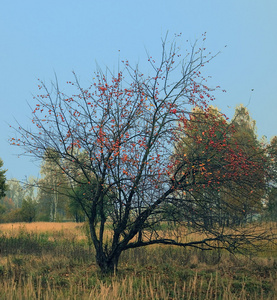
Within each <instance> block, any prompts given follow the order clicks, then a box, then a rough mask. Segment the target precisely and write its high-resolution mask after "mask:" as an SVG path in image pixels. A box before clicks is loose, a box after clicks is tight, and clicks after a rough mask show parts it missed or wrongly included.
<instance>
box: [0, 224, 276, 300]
mask: <svg viewBox="0 0 277 300" xmlns="http://www.w3.org/2000/svg"><path fill="white" fill-rule="evenodd" d="M78 237H80V238H78ZM0 250H1V253H0V291H1V292H0V299H1V300H9V299H12V300H14V299H22V300H25V299H26V300H27V299H45V300H48V299H78V300H79V299H107V300H109V299H123V300H124V299H191V300H193V299H199V300H200V299H203V300H204V299H205V300H206V299H207V300H210V299H253V300H255V299H261V300H263V299H277V289H276V287H277V271H276V269H277V259H276V258H272V257H266V254H264V257H254V258H253V260H252V261H251V260H249V259H247V258H245V257H234V256H231V255H229V254H226V253H221V252H207V251H204V252H203V251H198V250H188V249H182V248H174V247H166V246H163V247H159V246H151V247H146V248H139V249H133V250H129V251H126V252H124V253H123V255H122V257H121V260H120V263H119V271H118V273H117V274H116V276H103V275H101V273H99V270H98V268H97V266H96V263H95V258H94V252H93V249H91V247H90V246H89V245H88V243H87V239H86V235H85V233H84V230H83V225H82V224H76V223H33V224H32V223H31V224H25V223H24V224H22V223H21V224H1V225H0Z"/></svg>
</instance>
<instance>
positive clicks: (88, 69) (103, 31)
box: [0, 0, 277, 180]
mask: <svg viewBox="0 0 277 300" xmlns="http://www.w3.org/2000/svg"><path fill="white" fill-rule="evenodd" d="M276 15H277V1H276V0H233V1H224V0H218V1H215V0H194V1H192V0H190V1H186V0H180V1H177V0H170V1H163V0H159V1H156V0H148V1H144V0H143V1H131V0H128V1H125V0H124V1H122V0H118V1H114V0H109V1H105V0H102V1H94V0H90V1H88V0H79V1H70V0H67V1H64V0H55V1H52V0H48V1H40V0H24V1H22V0H17V1H14V0H10V1H3V3H1V11H0V70H1V72H0V103H1V109H0V124H1V125H0V126H1V130H0V145H1V146H0V158H2V160H3V161H4V168H5V169H8V171H7V178H12V177H15V178H17V179H19V180H21V179H24V178H25V176H27V177H28V176H31V175H32V176H38V175H39V162H36V163H34V162H32V161H31V160H30V158H27V157H22V156H21V157H20V158H18V154H20V148H17V147H13V146H10V145H9V143H8V138H9V137H12V136H13V135H14V132H13V131H12V130H11V129H10V127H9V125H8V124H11V125H13V126H15V125H16V121H15V120H17V121H18V122H20V123H21V124H22V125H23V126H25V127H26V126H27V127H28V125H29V124H30V117H31V110H30V108H29V106H28V103H30V104H31V105H33V104H34V103H33V102H32V94H36V92H37V84H38V81H37V79H38V78H40V79H42V80H44V81H46V83H47V82H48V83H49V82H50V81H51V80H52V79H54V74H55V73H56V74H57V76H58V79H59V81H60V82H61V83H64V82H66V81H67V80H71V79H72V74H71V72H72V71H73V70H74V71H75V72H76V73H77V74H78V76H79V78H80V80H81V83H82V84H83V86H85V87H86V86H88V85H89V83H90V82H91V79H92V77H93V71H94V70H95V69H96V62H97V64H99V65H100V67H102V68H105V67H106V66H108V67H109V68H110V69H112V70H113V69H115V70H116V69H117V65H118V61H119V60H121V59H128V60H129V61H130V62H133V63H134V64H136V63H139V64H140V66H141V69H143V68H144V66H146V65H145V61H147V59H146V52H145V49H147V51H148V52H149V53H150V54H151V55H152V56H154V57H158V56H159V54H160V50H161V42H160V41H161V37H163V36H164V35H165V34H166V32H167V31H168V32H169V37H173V36H174V34H175V33H180V32H182V36H183V39H184V40H186V39H188V40H189V41H191V42H194V41H195V39H197V38H200V37H201V34H202V33H204V32H207V39H206V48H207V49H208V50H209V51H212V52H213V53H216V52H218V51H221V53H220V55H218V56H217V57H216V58H215V59H214V60H213V61H212V62H211V63H210V64H209V66H208V68H207V72H208V73H209V75H211V76H212V79H211V82H210V84H211V85H214V86H216V85H220V86H221V87H222V88H224V89H226V90H227V93H217V94H216V97H217V99H216V105H217V106H218V107H219V108H221V110H222V112H224V113H226V114H227V115H228V116H229V117H232V115H233V112H234V108H235V106H236V105H238V104H240V103H243V104H244V105H247V104H248V109H249V111H250V114H251V116H252V117H253V118H254V119H255V120H256V122H257V128H258V134H259V137H261V136H262V135H266V136H267V137H268V139H270V138H271V137H272V136H274V135H277V118H276V113H277V96H276V87H277V59H276V48H277V18H276ZM225 45H227V47H226V48H225ZM118 50H120V52H119V51H118ZM251 89H254V91H253V92H251ZM249 100H250V101H249Z"/></svg>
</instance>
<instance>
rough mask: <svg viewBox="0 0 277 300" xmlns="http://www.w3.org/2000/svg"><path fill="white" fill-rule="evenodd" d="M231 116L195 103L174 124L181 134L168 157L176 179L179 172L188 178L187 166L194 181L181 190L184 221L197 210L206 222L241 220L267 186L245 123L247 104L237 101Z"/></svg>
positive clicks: (258, 204) (260, 151) (257, 148)
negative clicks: (227, 117)
mask: <svg viewBox="0 0 277 300" xmlns="http://www.w3.org/2000/svg"><path fill="white" fill-rule="evenodd" d="M235 116H236V117H235V118H234V120H232V121H231V122H227V121H226V120H225V117H224V115H223V114H222V113H220V112H219V110H218V109H217V108H214V107H212V106H210V107H209V108H207V109H201V108H199V107H195V108H194V109H193V116H192V117H191V118H190V119H189V120H185V122H180V124H179V126H180V139H179V141H178V143H176V149H175V153H174V155H173V157H172V158H173V160H174V165H175V168H174V172H176V175H174V176H175V177H177V180H179V178H182V176H183V175H184V174H186V177H187V178H188V177H189V176H188V174H189V171H190V170H191V174H190V180H187V182H188V184H189V183H190V182H193V187H192V188H191V190H190V191H189V193H187V192H184V193H185V196H184V195H183V196H182V198H184V200H183V202H182V207H183V209H184V210H185V211H184V213H183V214H182V217H183V218H185V219H187V220H188V221H190V219H191V218H195V217H196V216H197V219H198V222H199V221H200V220H201V223H203V224H205V226H206V227H207V226H210V227H213V226H214V224H215V223H219V224H221V225H223V224H230V222H231V221H232V222H233V223H240V222H242V221H246V218H247V217H248V216H249V215H250V213H252V212H253V211H256V210H257V208H258V207H259V208H260V207H261V199H262V197H263V196H264V194H265V189H266V185H265V174H266V166H265V161H266V160H265V157H264V151H263V149H262V147H261V146H260V145H259V143H258V141H257V138H256V135H255V134H254V127H253V128H252V127H250V126H248V125H249V123H250V122H251V124H252V121H251V119H250V117H249V114H248V112H247V110H246V109H245V108H244V107H243V106H240V107H239V108H237V110H236V113H235ZM238 116H239V122H235V121H238ZM245 119H246V120H245ZM243 121H245V122H243ZM183 157H185V159H184V158H183ZM238 157H239V158H240V159H239V160H238ZM237 160H238V163H239V164H238V165H237V166H236V169H233V167H234V162H235V161H237ZM229 168H231V170H233V171H235V172H234V173H232V172H230V171H231V170H229ZM177 175H178V176H177ZM229 176H236V177H237V180H233V178H228V177H229ZM179 197H180V195H179ZM177 199H178V198H177ZM177 202H180V201H179V200H177ZM175 207H177V206H176V205H175ZM196 213H197V214H196ZM177 215H179V216H180V207H179V208H178V210H177Z"/></svg>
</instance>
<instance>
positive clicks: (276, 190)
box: [266, 136, 277, 221]
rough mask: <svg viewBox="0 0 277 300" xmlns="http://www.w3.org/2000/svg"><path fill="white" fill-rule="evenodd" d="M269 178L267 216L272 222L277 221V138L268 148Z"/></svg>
mask: <svg viewBox="0 0 277 300" xmlns="http://www.w3.org/2000/svg"><path fill="white" fill-rule="evenodd" d="M266 150H267V159H268V164H267V166H268V169H269V176H268V178H267V180H268V192H267V216H268V218H269V219H270V220H271V221H276V220H277V136H274V137H273V138H272V139H271V141H270V143H269V144H268V145H267V147H266Z"/></svg>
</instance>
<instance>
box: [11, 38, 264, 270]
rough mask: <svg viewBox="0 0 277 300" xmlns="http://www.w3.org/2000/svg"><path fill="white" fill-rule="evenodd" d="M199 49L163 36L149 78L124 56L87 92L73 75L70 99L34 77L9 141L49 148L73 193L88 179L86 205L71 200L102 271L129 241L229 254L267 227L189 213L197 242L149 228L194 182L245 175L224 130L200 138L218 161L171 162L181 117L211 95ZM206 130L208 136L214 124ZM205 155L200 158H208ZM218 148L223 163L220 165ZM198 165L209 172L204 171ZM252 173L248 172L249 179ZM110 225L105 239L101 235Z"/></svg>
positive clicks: (36, 152) (37, 151) (33, 150)
mask: <svg viewBox="0 0 277 300" xmlns="http://www.w3.org/2000/svg"><path fill="white" fill-rule="evenodd" d="M203 39H205V36H204V37H203ZM205 51H206V50H205V49H204V48H203V47H200V48H199V46H198V44H197V42H196V43H195V44H194V45H193V46H192V47H191V50H190V52H189V53H187V55H186V56H185V57H184V58H182V57H183V56H182V55H183V54H182V53H181V52H180V50H179V48H178V47H177V46H176V44H175V42H174V43H173V44H171V45H169V47H168V43H167V42H166V40H165V41H163V42H162V55H161V60H160V62H159V63H157V62H156V61H155V59H153V58H152V57H148V61H149V63H150V66H151V67H152V69H151V70H152V71H151V70H150V71H149V72H152V74H151V73H149V74H150V75H149V76H145V75H144V74H143V73H142V72H141V71H140V70H139V68H138V67H136V68H132V67H131V66H130V64H129V62H128V61H124V62H123V66H124V69H123V71H119V72H118V74H116V75H113V74H111V73H110V72H109V71H107V74H104V73H103V72H102V71H101V70H99V71H97V72H96V73H95V79H94V81H93V83H92V84H91V86H90V87H89V88H87V89H84V88H82V87H81V85H80V83H79V80H78V78H77V76H76V75H75V74H74V82H68V84H69V86H72V87H73V89H74V91H73V92H71V93H70V94H71V96H67V95H66V93H63V92H62V91H61V90H60V89H59V85H58V83H57V81H56V82H55V83H53V84H52V86H51V90H52V92H51V91H50V89H48V87H47V86H46V84H45V83H43V82H40V84H39V89H43V90H44V93H43V94H42V95H38V96H37V97H34V98H35V100H36V105H35V109H34V111H33V120H32V123H33V125H34V128H33V129H32V130H29V129H27V128H23V127H22V126H21V127H20V128H18V129H17V131H18V133H19V134H20V137H19V138H14V139H12V140H11V143H12V144H14V145H19V146H21V147H23V148H24V149H25V150H26V153H28V155H33V156H34V157H36V158H39V159H42V158H43V157H44V156H45V153H46V151H48V150H47V149H51V151H52V152H51V155H50V156H48V157H49V159H52V161H53V162H54V163H55V164H56V165H57V167H58V168H59V169H60V171H61V172H63V173H64V174H65V175H66V176H67V180H68V183H69V184H70V186H71V189H72V190H76V189H79V188H80V187H82V186H90V185H91V184H92V182H95V184H94V186H93V193H92V197H91V198H90V199H87V200H88V201H86V202H85V204H84V203H83V201H82V199H80V198H76V200H77V201H78V203H79V204H80V205H81V206H82V209H83V211H84V212H85V214H86V216H87V219H88V222H89V228H90V235H91V239H92V243H93V245H94V248H95V251H96V261H97V263H98V265H99V267H100V268H101V270H102V271H103V272H111V271H113V270H114V269H115V268H116V267H117V263H118V260H119V257H120V255H121V253H122V252H123V251H126V250H128V249H131V248H137V247H143V246H147V245H153V244H166V245H175V246H181V247H188V246H191V247H199V248H201V249H207V250H208V249H214V248H216V247H220V248H225V249H228V250H229V251H234V250H236V249H237V248H238V247H239V246H243V245H245V244H247V243H249V242H251V241H253V240H254V239H265V240H266V239H267V238H268V235H269V233H268V234H267V233H264V232H262V233H261V232H258V231H253V230H250V229H249V228H248V229H247V228H240V229H237V228H233V230H228V231H226V232H225V230H224V227H221V228H220V227H219V226H215V227H214V228H211V227H206V226H205V224H203V223H199V224H198V222H197V218H195V219H193V218H191V220H192V221H193V222H194V223H195V225H196V224H198V227H197V226H196V228H198V230H199V231H201V232H203V234H204V235H202V237H201V238H199V240H195V241H190V242H186V241H184V239H180V238H177V237H176V238H174V235H172V234H171V235H170V237H169V236H168V235H166V234H165V233H164V232H161V231H157V230H156V228H157V226H156V225H157V224H159V223H160V222H162V221H167V219H166V217H165V216H166V214H165V211H166V209H167V207H168V205H175V206H179V207H180V206H181V205H182V204H183V199H182V198H180V197H176V194H179V193H183V192H184V191H185V192H187V193H190V192H192V190H194V189H195V190H196V191H197V188H198V187H199V185H200V184H201V185H207V186H208V185H209V187H210V188H211V189H212V190H216V189H218V184H217V182H218V180H220V182H225V181H226V182H229V183H230V184H231V183H234V184H238V182H240V181H241V180H244V179H245V176H242V175H241V172H244V171H243V167H242V166H246V167H247V166H248V165H249V164H252V162H251V161H250V162H248V157H247V153H244V152H243V150H241V152H240V151H237V152H236V153H235V152H234V151H233V149H232V147H230V146H229V143H228V141H227V138H228V135H227V134H226V141H224V140H223V141H222V142H218V143H216V144H215V145H214V146H212V145H210V144H209V145H206V144H203V143H204V142H201V141H199V145H200V146H201V145H202V146H203V147H204V150H203V151H205V148H206V147H210V149H213V148H214V150H213V152H212V153H213V154H211V155H217V156H218V159H217V160H216V161H218V163H213V164H210V166H209V168H206V170H204V169H203V167H204V166H200V161H199V163H197V159H196V158H195V159H193V161H192V162H190V161H188V160H187V159H186V157H184V156H183V157H176V158H175V159H172V157H173V154H174V146H175V144H176V143H178V141H179V140H180V129H181V127H182V126H181V125H180V124H184V125H185V124H186V122H188V120H189V118H192V117H194V116H195V115H196V116H197V113H191V111H190V110H191V107H192V106H198V107H200V108H201V109H207V102H208V101H210V100H213V97H212V95H211V89H209V88H208V87H207V85H206V80H205V78H203V77H202V75H201V69H202V68H204V66H205V65H206V64H207V63H208V62H209V61H210V60H211V59H212V57H211V56H210V55H209V54H208V55H205ZM67 94H68V92H67ZM197 122H198V121H197ZM220 122H223V120H222V121H220ZM205 134H206V133H205ZM207 134H212V129H209V130H207ZM238 147H239V145H238ZM209 153H210V152H207V157H206V162H207V163H209V159H210V160H211V159H212V157H209V155H210V154H209ZM216 153H217V154H216ZM222 153H224V157H225V159H226V161H223V163H219V158H220V156H221V155H222ZM239 153H241V156H240V155H239ZM56 157H58V158H59V159H57V158H56ZM253 164H254V163H253ZM184 167H187V168H186V171H185V172H184V171H183V169H184ZM201 168H202V169H201ZM201 172H204V173H205V172H208V173H207V176H204V175H203V176H202V173H201ZM211 174H212V175H211ZM244 175H245V174H244ZM252 175H253V174H252V173H249V177H248V179H247V180H248V181H249V184H251V183H252V181H251V176H252ZM197 178H199V179H197ZM196 179H197V180H196ZM207 197H210V195H207ZM107 199H108V200H107ZM194 200H195V198H193V199H192V200H191V201H194ZM192 208H193V206H192ZM107 212H108V213H107ZM168 221H169V222H171V220H168ZM247 230H248V231H247ZM110 231H111V232H112V234H111V235H112V237H111V239H109V238H108V237H107V236H108V235H107V232H110ZM246 231H247V232H246Z"/></svg>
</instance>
